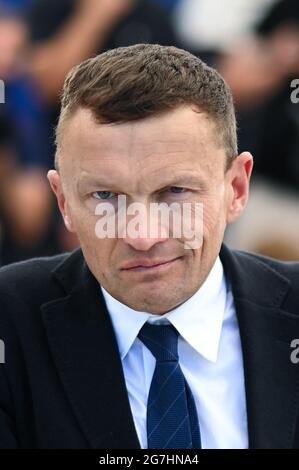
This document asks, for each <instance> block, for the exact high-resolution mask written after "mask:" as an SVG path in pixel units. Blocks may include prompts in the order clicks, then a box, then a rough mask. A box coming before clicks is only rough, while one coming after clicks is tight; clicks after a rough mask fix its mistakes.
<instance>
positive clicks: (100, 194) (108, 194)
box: [93, 191, 116, 199]
mask: <svg viewBox="0 0 299 470" xmlns="http://www.w3.org/2000/svg"><path fill="white" fill-rule="evenodd" d="M93 195H94V197H95V198H96V199H111V198H112V197H115V195H116V193H113V192H112V191H96V192H95V193H93Z"/></svg>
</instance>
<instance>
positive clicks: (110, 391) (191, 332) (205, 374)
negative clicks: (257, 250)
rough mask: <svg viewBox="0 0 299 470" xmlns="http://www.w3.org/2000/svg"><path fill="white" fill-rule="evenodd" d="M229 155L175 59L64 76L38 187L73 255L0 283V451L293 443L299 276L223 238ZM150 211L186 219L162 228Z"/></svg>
mask: <svg viewBox="0 0 299 470" xmlns="http://www.w3.org/2000/svg"><path fill="white" fill-rule="evenodd" d="M237 155H238V154H237V139H236V123H235V114H234V108H233V102H232V97H231V93H230V91H229V89H228V87H227V85H226V84H225V82H224V80H223V79H222V78H221V76H220V75H219V74H218V73H217V72H216V71H215V70H213V69H211V68H209V67H207V66H206V65H205V64H204V63H203V62H202V61H201V60H200V59H198V58H196V57H195V56H193V55H191V54H190V53H188V52H185V51H183V50H179V49H176V48H174V47H163V46H158V45H144V44H141V45H136V46H131V47H127V48H119V49H115V50H111V51H108V52H106V53H103V54H101V55H99V56H96V57H94V58H92V59H89V60H87V61H84V62H83V63H82V64H81V65H79V66H77V67H75V68H74V69H73V70H72V71H71V72H70V74H69V75H68V77H67V79H66V81H65V85H64V92H63V97H62V109H61V114H60V120H59V124H58V128H57V154H56V169H55V170H51V171H50V172H49V174H48V179H49V181H50V184H51V187H52V189H53V190H54V192H55V194H56V196H57V200H58V204H59V208H60V210H61V213H62V216H63V219H64V222H65V225H66V227H67V228H68V230H70V231H74V232H76V233H77V235H78V237H79V240H80V245H81V249H79V250H77V251H75V252H73V253H71V254H62V255H58V256H56V257H49V258H40V259H35V260H30V261H27V262H23V263H19V264H14V265H11V266H10V267H6V268H3V269H2V271H1V272H0V286H1V292H0V294H1V295H0V303H1V314H0V328H1V329H0V331H1V338H2V339H3V341H4V344H5V363H4V364H2V365H1V366H0V374H1V375H0V381H1V382H0V413H1V414H0V445H1V447H12V448H16V447H19V448H27V447H37V448H56V447H64V448H108V449H111V448H140V447H141V448H158V449H159V448H161V449H168V448H172V449H177V448H196V449H198V448H248V447H250V448H264V447H265V448H278V447H279V448H280V447H281V448H290V447H298V446H299V427H298V405H299V403H298V398H299V397H298V392H299V389H298V383H299V382H298V380H299V369H298V367H297V366H296V364H295V362H296V361H294V360H291V359H292V352H294V351H293V349H292V348H291V342H292V341H293V340H294V339H296V338H299V318H298V311H297V306H298V302H299V295H298V283H299V267H298V264H295V263H294V264H292V263H283V262H279V261H274V260H272V259H268V258H262V257H259V256H255V255H252V254H246V253H242V252H234V251H231V250H229V249H228V248H227V247H226V246H225V245H223V243H222V240H223V235H224V231H225V227H226V225H227V224H230V223H232V222H234V221H235V220H236V219H237V218H238V217H239V216H240V215H241V213H242V212H243V210H244V208H245V206H246V202H247V199H248V190H249V180H250V175H251V171H252V165H253V160H252V156H251V155H250V154H249V153H247V152H244V153H242V154H240V155H239V156H237ZM123 201H125V202H124V203H123ZM154 204H159V207H160V205H161V207H162V209H163V210H164V211H165V210H166V209H167V208H171V207H174V208H175V210H174V211H173V213H172V214H171V213H170V214H169V220H170V219H172V220H174V219H175V217H176V216H177V215H179V213H180V212H181V211H180V209H184V208H185V207H187V208H188V207H189V208H190V207H191V211H189V217H187V215H186V217H185V218H183V219H182V220H180V219H179V222H178V223H177V225H176V226H175V225H173V226H172V227H171V230H170V231H168V232H167V231H166V228H167V227H166V225H167V224H166V221H165V220H166V219H165V218H164V219H163V217H162V216H161V217H157V218H153V219H152V218H151V217H150V215H151V209H152V207H153V205H154ZM155 207H156V206H155ZM200 208H202V212H201V211H200ZM123 209H125V211H124V212H125V215H126V216H128V217H127V218H126V219H122V217H121V214H123ZM136 209H139V211H140V213H141V216H140V217H139V218H138V223H137V224H135V225H136V226H134V230H133V229H132V222H134V219H133V217H132V216H134V215H135V212H136ZM141 209H143V210H141ZM162 212H163V211H162ZM183 214H184V212H183ZM201 214H202V215H203V221H202V222H203V223H202V225H200V224H198V225H197V222H198V219H200V215H201ZM162 215H163V214H162ZM100 216H101V217H100ZM187 219H188V220H189V222H190V226H191V228H194V227H195V226H196V227H197V229H196V231H194V233H193V232H192V233H193V235H194V237H192V236H189V235H190V231H189V232H188V233H187V234H186V232H185V231H184V230H183V231H182V233H180V234H179V235H177V230H176V232H175V230H174V229H178V228H182V227H185V226H187V225H188V224H187V222H188V220H187ZM124 220H125V222H124ZM176 220H177V219H176ZM103 221H104V222H105V223H103V224H102V222H103ZM119 221H120V222H121V223H119ZM115 222H117V227H118V230H117V233H115V234H114V233H113V230H112V228H113V227H115V226H116V224H114V225H113V223H115ZM147 222H149V223H148V224H147ZM133 225H134V224H133ZM137 226H138V228H137ZM153 228H156V229H158V231H157V232H158V233H157V234H155V236H153V231H152V229H153ZM189 228H190V227H189ZM108 229H109V230H108ZM136 232H137V236H135V233H136ZM111 234H112V235H111ZM174 235H176V236H174ZM194 241H195V242H196V243H194Z"/></svg>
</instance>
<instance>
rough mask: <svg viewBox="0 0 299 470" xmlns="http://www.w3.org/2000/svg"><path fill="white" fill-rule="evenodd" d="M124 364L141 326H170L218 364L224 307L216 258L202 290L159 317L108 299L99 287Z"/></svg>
mask: <svg viewBox="0 0 299 470" xmlns="http://www.w3.org/2000/svg"><path fill="white" fill-rule="evenodd" d="M101 290H102V293H103V296H104V299H105V302H106V305H107V310H108V312H109V314H110V317H111V320H112V324H113V328H114V331H115V334H116V339H117V343H118V347H119V351H120V355H121V359H122V360H123V359H124V358H125V356H126V355H127V353H128V351H129V350H130V348H131V346H132V344H133V343H134V341H135V339H136V338H137V336H138V333H139V331H140V330H141V328H142V326H143V325H144V323H146V322H147V321H150V322H151V323H152V322H157V321H158V322H170V323H172V324H173V326H174V327H175V328H176V329H177V330H178V332H179V334H180V335H181V336H182V337H183V338H184V339H185V340H186V341H187V342H188V343H189V344H190V345H191V346H192V347H193V348H194V349H195V350H196V351H197V352H198V353H199V354H201V355H202V356H204V357H205V358H206V359H208V360H209V361H212V362H216V361H217V355H218V349H219V342H220V337H221V330H222V323H223V318H224V312H225V305H226V283H225V277H224V272H223V266H222V263H221V261H220V258H219V256H218V257H217V259H216V261H215V263H214V265H213V267H212V269H211V271H210V273H209V275H208V277H207V278H206V280H205V281H204V283H203V284H202V286H201V287H200V288H199V289H198V290H197V291H196V292H195V294H193V296H192V297H190V298H189V299H188V300H186V301H185V302H184V303H183V304H181V305H179V306H178V307H176V308H175V309H173V310H171V311H170V312H167V313H166V314H164V315H162V316H157V315H153V314H150V313H148V312H140V311H136V310H133V309H132V308H130V307H128V306H127V305H125V304H123V303H121V302H119V301H118V300H117V299H115V298H114V297H112V296H111V294H109V292H107V291H106V290H105V289H104V287H103V286H102V285H101Z"/></svg>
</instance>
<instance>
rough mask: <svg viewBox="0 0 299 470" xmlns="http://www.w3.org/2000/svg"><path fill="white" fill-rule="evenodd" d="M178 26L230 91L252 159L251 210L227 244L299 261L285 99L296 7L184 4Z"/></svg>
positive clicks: (298, 22)
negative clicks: (219, 74) (253, 162)
mask: <svg viewBox="0 0 299 470" xmlns="http://www.w3.org/2000/svg"><path fill="white" fill-rule="evenodd" d="M175 22H176V24H177V28H178V32H179V35H180V37H181V40H182V41H183V43H184V45H185V47H186V45H188V48H190V49H192V50H193V52H196V53H197V54H200V55H205V58H206V60H207V59H208V60H209V61H210V63H212V64H213V65H214V66H215V67H216V68H217V69H218V70H219V71H220V72H221V73H222V75H223V76H224V78H225V79H226V80H227V82H228V83H229V85H230V86H231V88H232V91H233V95H234V99H235V103H236V106H237V111H238V121H239V142H240V149H241V150H242V149H244V148H248V149H249V150H250V151H251V152H252V153H253V154H254V156H255V165H256V166H255V167H256V172H255V177H254V178H253V185H252V191H251V198H250V201H249V205H248V210H247V212H246V215H245V217H244V218H243V219H242V220H240V222H239V223H237V224H235V226H234V227H232V228H230V229H229V230H228V232H227V238H226V241H227V243H229V244H231V245H232V246H234V247H235V248H240V249H245V250H250V251H257V252H260V253H263V254H267V255H272V256H275V257H278V258H283V259H294V258H296V259H299V245H298V242H297V239H298V233H299V220H298V217H297V213H298V205H299V158H298V152H299V108H298V106H296V105H295V104H293V103H292V102H291V99H290V97H291V92H292V89H291V88H290V84H291V82H292V79H293V78H297V77H298V76H299V2H298V1H297V0H254V1H252V2H244V1H238V0H224V1H222V2H218V1H216V0H209V1H207V0H198V1H193V0H182V1H181V2H180V4H179V6H178V8H177V10H176V14H175Z"/></svg>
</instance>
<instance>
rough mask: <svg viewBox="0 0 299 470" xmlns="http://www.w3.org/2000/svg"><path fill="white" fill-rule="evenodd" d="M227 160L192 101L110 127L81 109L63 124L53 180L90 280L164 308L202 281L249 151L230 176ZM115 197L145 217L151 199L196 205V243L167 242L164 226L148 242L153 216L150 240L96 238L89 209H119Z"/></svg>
mask: <svg viewBox="0 0 299 470" xmlns="http://www.w3.org/2000/svg"><path fill="white" fill-rule="evenodd" d="M225 163H226V152H225V148H224V146H220V145H219V139H217V130H216V127H215V125H214V123H213V121H212V120H211V119H209V118H208V117H207V115H206V114H205V113H198V112H195V111H194V110H193V109H192V108H191V107H181V108H178V109H176V110H173V111H170V112H167V113H165V114H164V115H161V116H155V117H151V118H147V119H144V120H140V121H134V122H129V123H124V124H108V125H107V124H98V123H96V122H95V121H94V119H93V118H92V115H91V113H90V111H88V110H83V109H79V110H78V111H77V112H76V113H75V114H74V116H72V117H71V118H70V119H69V120H68V121H67V122H66V124H65V127H64V130H63V137H62V146H61V153H60V174H58V173H57V172H55V171H54V170H53V171H50V172H49V180H50V183H51V185H52V188H53V190H54V191H55V193H56V195H57V198H58V202H59V206H60V209H61V211H62V214H63V216H64V220H65V223H66V225H67V227H68V229H69V230H71V231H74V232H76V233H77V235H78V237H79V240H80V244H81V247H82V250H83V253H84V257H85V259H86V262H87V264H88V266H89V268H90V270H91V272H92V273H93V274H94V276H95V277H96V279H97V280H98V281H99V282H100V283H101V284H102V285H103V287H104V288H105V289H106V290H107V291H108V292H109V293H110V294H111V295H112V296H113V297H115V298H116V299H118V300H119V301H120V302H122V303H124V304H126V305H128V306H129V307H131V308H133V309H135V310H138V311H146V312H151V313H156V314H163V313H165V312H167V311H169V310H171V309H173V308H175V307H176V306H178V305H180V304H181V303H183V302H185V301H186V300H187V299H188V298H189V297H191V296H192V295H193V294H194V293H195V292H196V290H197V289H198V288H199V287H200V286H201V285H202V283H203V282H204V280H205V279H206V277H207V275H208V274H209V272H210V270H211V268H212V266H213V263H214V262H215V259H216V257H217V255H218V254H219V250H220V247H221V243H222V240H223V235H224V230H225V227H226V224H227V223H230V222H232V221H234V220H235V219H236V218H237V217H238V216H239V215H240V213H241V212H242V210H243V208H244V207H245V205H246V201H247V195H248V182H249V178H250V172H251V168H252V157H251V155H250V154H248V153H244V154H242V155H240V156H239V157H238V159H237V160H236V161H235V162H234V163H233V165H232V167H231V168H230V169H229V170H228V171H227V172H225ZM118 195H125V196H126V200H127V205H128V204H131V203H133V202H139V203H142V204H143V205H144V207H146V208H147V210H148V212H147V213H149V207H150V204H151V203H162V202H163V203H166V204H167V205H170V204H171V203H174V202H175V203H178V204H179V205H181V206H182V205H183V203H189V204H191V207H195V205H196V203H201V204H202V205H203V206H202V207H203V233H202V235H203V239H202V243H201V244H200V245H199V246H198V247H195V248H193V249H186V245H185V241H186V238H184V236H183V235H184V233H182V236H181V237H180V238H173V237H172V236H171V232H169V235H168V236H165V234H163V230H161V232H160V234H159V235H160V236H159V238H158V237H152V238H151V237H150V223H151V221H150V220H149V219H148V232H147V235H146V236H143V237H140V238H135V237H130V236H129V235H128V234H127V235H126V236H124V238H121V237H115V238H105V239H100V238H97V236H96V235H95V227H96V223H97V221H98V220H99V216H98V215H96V214H95V209H96V207H97V205H98V204H102V203H106V202H109V203H111V204H112V205H113V206H114V208H115V213H116V214H117V196H118ZM192 216H193V218H194V216H195V212H194V211H193V212H192ZM131 218H132V216H131ZM129 220H130V218H129V217H128V221H129ZM166 262H167V263H166ZM157 263H158V265H157ZM149 264H154V265H156V266H151V267H146V266H145V265H147V266H148V265H149ZM128 265H130V266H133V265H135V266H139V268H134V267H131V268H128ZM140 266H141V267H140Z"/></svg>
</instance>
